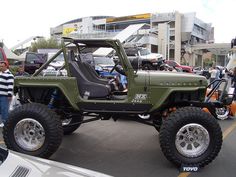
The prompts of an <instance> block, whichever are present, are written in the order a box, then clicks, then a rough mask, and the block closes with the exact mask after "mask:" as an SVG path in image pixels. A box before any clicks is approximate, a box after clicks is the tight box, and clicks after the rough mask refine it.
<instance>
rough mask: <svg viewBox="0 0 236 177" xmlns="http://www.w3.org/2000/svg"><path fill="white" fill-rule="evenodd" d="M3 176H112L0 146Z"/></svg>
mask: <svg viewBox="0 0 236 177" xmlns="http://www.w3.org/2000/svg"><path fill="white" fill-rule="evenodd" d="M0 171H1V176H2V177H7V176H12V177H57V176H60V177H94V176H97V177H110V176H109V175H105V174H103V173H99V172H95V171H92V170H88V169H84V168H80V167H76V166H72V165H68V164H65V163H60V162H55V161H52V160H46V159H42V158H38V157H33V156H29V155H25V154H21V153H17V152H14V151H10V150H6V149H4V148H2V147H0Z"/></svg>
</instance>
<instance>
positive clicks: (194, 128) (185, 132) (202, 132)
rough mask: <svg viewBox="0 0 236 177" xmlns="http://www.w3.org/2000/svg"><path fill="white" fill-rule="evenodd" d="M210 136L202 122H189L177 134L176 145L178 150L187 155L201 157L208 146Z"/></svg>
mask: <svg viewBox="0 0 236 177" xmlns="http://www.w3.org/2000/svg"><path fill="white" fill-rule="evenodd" d="M209 144H210V136H209V133H208V131H207V130H206V129H205V128H204V127H203V126H202V125H200V124H195V123H191V124H187V125H185V126H183V127H182V128H181V129H180V130H179V131H178V132H177V134H176V138H175V146H176V148H177V150H178V152H179V153H180V154H181V155H183V156H185V157H199V156H200V155H202V154H203V153H204V152H205V151H206V150H207V148H208V146H209Z"/></svg>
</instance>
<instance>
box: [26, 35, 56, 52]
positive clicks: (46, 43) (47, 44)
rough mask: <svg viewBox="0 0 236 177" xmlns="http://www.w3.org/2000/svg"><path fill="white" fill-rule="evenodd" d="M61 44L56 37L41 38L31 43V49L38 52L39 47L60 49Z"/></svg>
mask: <svg viewBox="0 0 236 177" xmlns="http://www.w3.org/2000/svg"><path fill="white" fill-rule="evenodd" d="M58 48H60V44H59V43H58V42H57V41H56V40H55V39H54V38H49V39H45V38H40V39H38V40H37V41H36V42H32V43H31V47H30V49H29V51H31V52H37V50H38V49H58Z"/></svg>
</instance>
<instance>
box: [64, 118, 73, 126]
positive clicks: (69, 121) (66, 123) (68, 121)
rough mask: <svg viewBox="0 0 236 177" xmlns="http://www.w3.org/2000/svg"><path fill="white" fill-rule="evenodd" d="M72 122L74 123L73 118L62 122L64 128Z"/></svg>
mask: <svg viewBox="0 0 236 177" xmlns="http://www.w3.org/2000/svg"><path fill="white" fill-rule="evenodd" d="M71 121H72V118H70V119H64V120H62V126H66V125H69V124H70V123H71Z"/></svg>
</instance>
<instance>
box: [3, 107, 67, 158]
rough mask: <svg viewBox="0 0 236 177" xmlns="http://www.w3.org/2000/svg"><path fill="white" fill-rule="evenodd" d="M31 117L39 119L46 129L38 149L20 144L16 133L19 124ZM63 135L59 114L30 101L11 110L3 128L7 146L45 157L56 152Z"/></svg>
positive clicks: (33, 119) (35, 119)
mask: <svg viewBox="0 0 236 177" xmlns="http://www.w3.org/2000/svg"><path fill="white" fill-rule="evenodd" d="M29 118H30V120H32V121H37V122H38V123H39V124H38V125H40V126H42V127H43V129H44V133H45V134H44V135H45V136H44V138H45V139H44V141H42V145H41V146H39V148H38V149H37V150H31V149H27V148H24V147H21V146H19V144H17V141H16V138H15V135H14V131H15V128H16V126H17V124H18V123H19V122H20V121H24V120H26V119H29ZM22 127H23V126H22ZM32 130H33V129H32ZM62 137H63V129H62V125H61V120H60V119H59V116H58V115H57V114H56V113H55V112H54V111H52V110H50V109H49V108H48V107H47V106H45V105H42V104H39V103H28V104H24V105H22V106H20V107H17V108H16V109H14V110H13V111H12V112H10V114H9V118H8V120H7V121H6V123H5V126H4V129H3V138H4V141H5V144H6V146H7V148H9V149H12V150H14V151H17V152H21V153H24V154H29V155H33V156H38V157H44V158H48V157H50V156H51V155H52V154H53V153H54V152H56V150H57V149H58V147H59V146H60V144H61V141H62ZM18 142H19V140H18Z"/></svg>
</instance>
